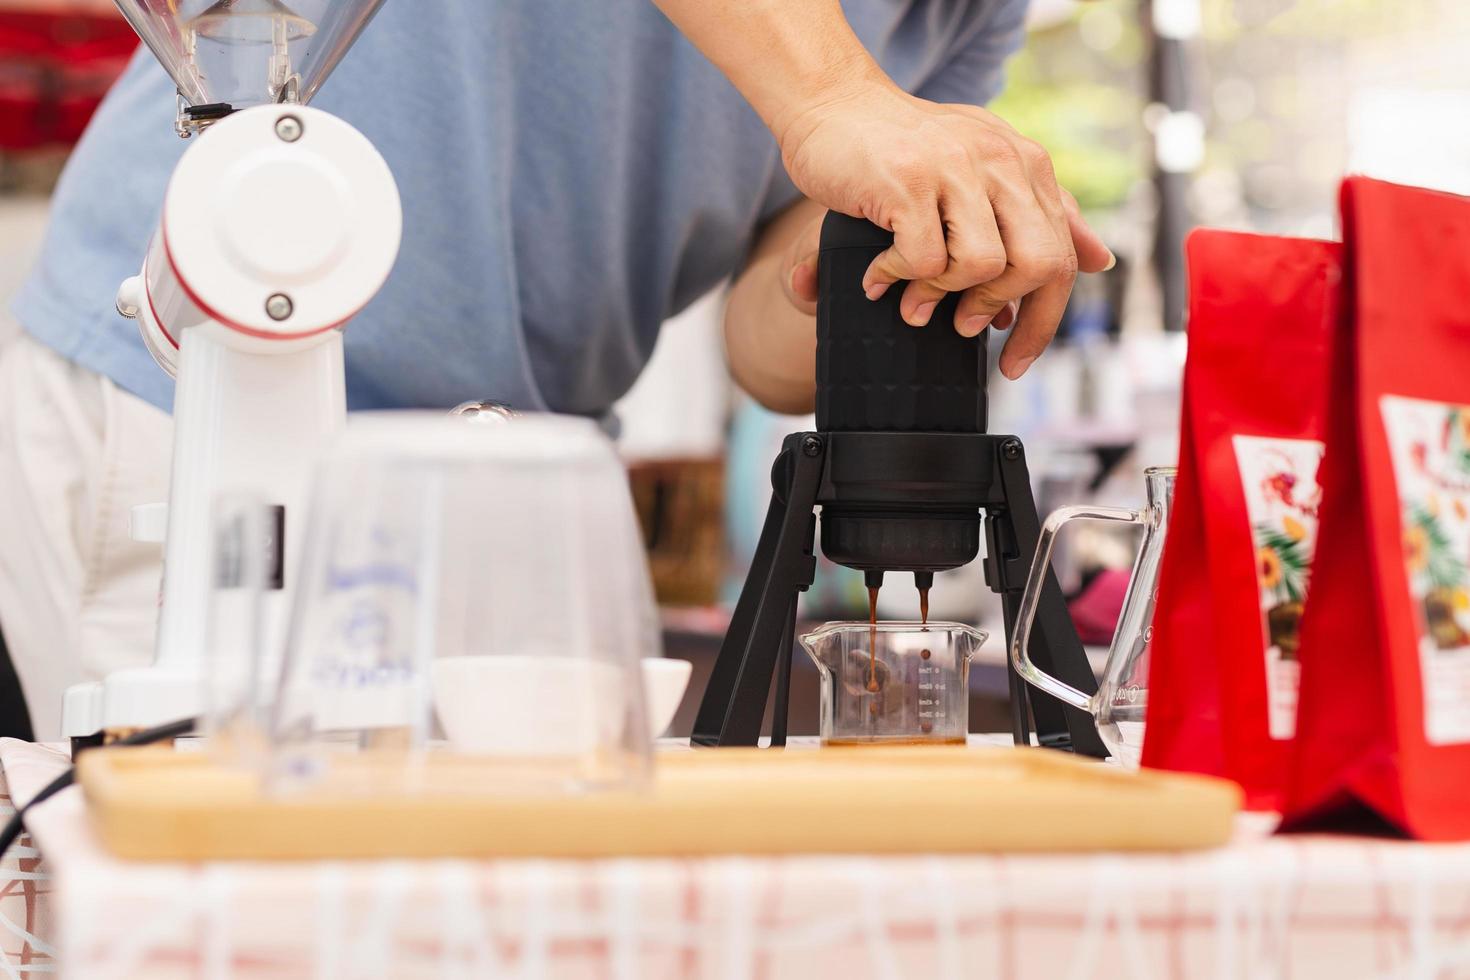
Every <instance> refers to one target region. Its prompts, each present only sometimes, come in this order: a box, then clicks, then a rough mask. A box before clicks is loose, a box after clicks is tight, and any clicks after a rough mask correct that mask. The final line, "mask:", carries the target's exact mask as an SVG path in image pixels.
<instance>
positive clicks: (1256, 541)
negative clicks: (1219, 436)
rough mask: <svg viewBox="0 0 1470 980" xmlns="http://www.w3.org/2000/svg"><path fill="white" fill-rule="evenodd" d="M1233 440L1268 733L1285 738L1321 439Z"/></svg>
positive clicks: (1297, 668)
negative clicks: (1247, 532) (1247, 531)
mask: <svg viewBox="0 0 1470 980" xmlns="http://www.w3.org/2000/svg"><path fill="white" fill-rule="evenodd" d="M1234 443H1235V459H1236V462H1237V463H1238V464H1239V466H1240V482H1241V486H1242V489H1243V490H1244V491H1245V510H1246V518H1247V519H1248V520H1249V521H1250V527H1251V543H1252V545H1253V552H1252V556H1251V560H1252V561H1253V563H1254V565H1255V578H1256V584H1257V587H1258V591H1259V598H1260V608H1261V643H1262V647H1263V649H1264V650H1265V667H1266V700H1267V720H1268V725H1269V729H1270V733H1271V737H1272V738H1274V739H1289V738H1291V737H1292V736H1293V735H1295V734H1296V703H1297V690H1298V688H1299V686H1300V684H1301V664H1300V663H1299V662H1298V660H1297V650H1298V649H1299V648H1300V646H1301V621H1302V610H1303V608H1304V606H1305V603H1306V599H1307V584H1308V581H1309V580H1310V578H1311V574H1312V556H1313V555H1314V554H1315V553H1316V550H1317V510H1318V508H1319V507H1320V506H1321V503H1322V490H1321V488H1320V487H1319V486H1318V485H1317V469H1318V467H1320V466H1321V464H1322V452H1323V446H1322V443H1320V442H1318V441H1316V440H1314V439H1274V438H1262V437H1258V436H1236V437H1235V439H1234Z"/></svg>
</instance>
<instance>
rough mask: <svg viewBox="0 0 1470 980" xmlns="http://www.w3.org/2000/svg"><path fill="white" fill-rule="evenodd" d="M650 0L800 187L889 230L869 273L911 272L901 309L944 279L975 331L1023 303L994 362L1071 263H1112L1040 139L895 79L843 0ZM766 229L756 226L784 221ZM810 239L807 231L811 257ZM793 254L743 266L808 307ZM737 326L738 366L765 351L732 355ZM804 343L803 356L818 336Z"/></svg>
mask: <svg viewBox="0 0 1470 980" xmlns="http://www.w3.org/2000/svg"><path fill="white" fill-rule="evenodd" d="M655 2H656V3H657V4H658V6H659V8H660V9H661V10H663V12H664V13H665V14H666V15H668V17H669V19H670V20H672V21H673V22H674V23H675V24H677V25H678V26H679V29H680V30H682V31H683V32H684V34H685V35H686V36H687V37H688V38H689V39H690V40H691V41H693V42H694V44H695V45H696V46H698V48H699V49H700V50H701V51H703V52H704V53H705V55H706V56H708V57H709V59H710V60H711V61H713V62H714V63H715V64H716V65H718V66H719V68H720V70H721V71H723V72H724V73H725V75H726V76H727V77H728V78H729V79H730V81H731V82H732V83H733V84H734V85H735V87H736V88H737V89H739V90H740V93H741V94H742V95H744V96H745V98H746V99H748V100H749V101H750V104H751V105H752V106H753V107H754V108H755V110H756V112H758V113H760V116H761V119H763V120H764V121H765V123H766V125H767V126H768V127H769V128H770V130H771V132H772V133H774V134H775V136H776V140H777V142H778V143H779V144H780V147H781V156H782V159H783V161H784V162H785V164H786V169H787V171H788V172H789V173H790V174H791V176H792V179H793V180H794V181H795V182H796V186H797V187H798V188H800V189H801V191H802V192H803V193H804V194H805V195H806V196H807V197H808V198H810V199H811V200H812V201H814V202H816V204H818V205H821V206H824V207H827V208H831V209H833V210H836V211H842V212H844V213H846V214H851V215H856V216H859V217H863V218H867V219H868V220H869V221H872V222H874V223H875V224H879V225H882V226H883V227H884V228H888V229H889V230H891V231H892V232H893V233H894V245H893V248H892V249H890V250H889V251H888V252H886V253H885V254H884V255H882V256H880V257H879V258H878V260H877V261H875V262H874V263H873V267H872V268H871V269H869V270H868V274H867V276H866V278H865V279H864V283H863V285H864V288H865V289H866V290H868V293H869V295H870V296H872V297H877V296H881V295H882V294H883V292H884V291H885V290H887V289H888V288H889V287H890V286H892V285H893V283H895V282H898V281H900V280H909V284H908V285H907V286H906V287H905V288H904V295H903V298H902V301H901V304H900V305H901V307H902V309H903V313H904V319H906V320H907V321H908V322H909V323H911V324H914V325H915V326H920V325H923V324H927V323H928V321H929V318H930V316H932V315H933V312H934V307H935V305H936V304H937V303H938V301H939V300H940V299H941V298H942V297H943V296H944V295H945V294H946V293H950V292H962V293H964V296H963V298H962V299H961V300H960V304H959V313H958V316H957V317H956V320H955V324H954V328H955V329H957V330H959V331H960V332H961V333H963V334H966V335H970V336H973V335H975V334H978V333H979V332H980V331H981V330H982V329H984V327H985V325H986V324H987V323H989V324H991V325H994V326H997V327H1004V326H1005V325H1006V323H1007V322H1008V321H1009V320H1010V319H1014V318H1016V317H1017V316H1018V314H1016V312H1015V307H1016V305H1017V304H1020V313H1019V323H1018V324H1017V325H1016V328H1015V330H1014V331H1013V332H1012V335H1011V337H1010V339H1009V340H1008V341H1007V343H1006V346H1005V349H1004V350H1003V351H1002V352H1001V359H1000V368H1001V371H1003V372H1004V373H1005V375H1006V376H1007V377H1009V378H1018V377H1020V376H1021V374H1022V373H1023V372H1025V370H1026V368H1027V367H1028V366H1029V365H1030V364H1031V362H1032V361H1034V360H1035V359H1036V357H1037V355H1039V354H1040V353H1041V352H1042V351H1043V350H1044V349H1045V348H1046V345H1047V344H1048V343H1049V342H1050V341H1051V338H1052V336H1053V335H1054V334H1055V333H1056V329H1057V324H1058V323H1059V322H1060V321H1061V317H1062V311H1063V310H1064V309H1065V308H1066V304H1067V297H1068V296H1069V295H1070V293H1071V289H1072V282H1073V280H1075V279H1076V276H1077V273H1078V272H1079V271H1081V272H1099V271H1102V270H1105V269H1107V268H1110V267H1111V266H1112V263H1113V257H1112V254H1111V253H1110V252H1109V251H1108V249H1107V246H1105V245H1104V244H1103V243H1102V240H1101V239H1099V238H1098V236H1097V235H1096V234H1095V233H1094V232H1093V231H1092V230H1091V229H1090V228H1088V227H1087V225H1086V224H1085V223H1084V222H1083V221H1082V218H1081V217H1080V215H1079V214H1078V211H1077V203H1076V202H1075V201H1074V200H1072V198H1071V197H1070V195H1068V194H1067V193H1066V192H1065V191H1063V190H1062V189H1061V188H1060V187H1058V186H1057V182H1056V175H1055V173H1054V172H1053V170H1052V165H1051V158H1050V157H1049V156H1048V155H1047V154H1046V151H1045V150H1043V149H1042V148H1041V147H1040V146H1038V145H1037V144H1036V143H1033V142H1032V141H1030V140H1028V139H1026V138H1025V137H1023V136H1021V135H1020V134H1019V133H1017V132H1016V131H1015V130H1014V129H1012V128H1011V127H1010V126H1009V125H1007V124H1006V123H1005V122H1004V121H1003V120H1001V119H1000V118H999V117H997V116H995V115H993V114H991V113H989V112H986V111H985V110H984V109H979V108H975V107H974V106H963V105H937V104H935V103H932V102H926V101H924V100H923V99H918V98H915V97H913V96H911V95H908V94H907V93H905V92H904V91H903V90H902V89H900V88H899V87H898V86H897V85H895V84H894V83H893V81H892V80H891V79H889V78H888V76H887V75H885V74H884V73H883V70H882V68H881V67H880V66H879V65H878V64H877V63H876V62H875V61H874V60H873V59H872V57H871V56H870V55H869V54H868V52H867V51H866V50H865V49H864V48H863V45H862V42H860V41H859V40H858V38H857V36H856V35H855V34H853V32H852V28H851V26H850V25H849V24H848V23H847V19H846V18H845V17H844V16H843V13H842V6H841V4H840V2H839V0H655ZM788 217H792V216H788ZM775 231H776V232H777V233H778V234H772V230H771V229H767V233H766V235H765V236H764V237H767V238H772V239H774V238H776V237H779V235H780V234H789V233H791V232H792V227H789V226H788V227H781V228H777V229H775ZM804 237H805V236H804ZM815 253H816V247H815V245H813V246H812V248H811V255H812V258H811V266H812V267H813V268H814V267H815ZM763 254H764V253H763ZM802 261H805V259H804V257H802V258H798V259H795V260H792V262H791V266H790V274H789V275H786V274H784V273H785V271H786V270H784V269H783V270H775V269H774V267H775V265H776V260H775V259H774V258H773V257H771V256H770V255H769V254H766V255H765V258H764V259H763V260H762V261H761V262H759V263H756V264H759V265H761V269H760V274H759V275H755V276H752V275H750V273H751V272H752V271H754V269H753V267H752V268H749V269H747V272H746V274H744V275H742V277H741V279H742V280H743V281H745V282H748V283H753V282H756V281H768V279H769V277H770V275H771V274H773V272H774V274H777V275H779V276H780V278H781V283H782V287H783V288H784V289H785V290H786V291H787V293H786V295H787V298H790V299H794V300H796V301H797V302H798V308H802V307H803V305H809V304H810V303H811V301H813V300H815V298H816V287H815V277H814V275H813V276H811V277H810V290H809V291H808V286H807V285H805V283H806V282H807V277H808V271H809V270H807V269H805V268H802V269H798V268H797V264H798V263H799V262H802ZM798 280H800V281H798ZM751 289H752V290H753V289H754V287H751ZM735 298H737V299H741V300H742V307H743V309H744V312H745V313H747V314H754V313H755V312H757V311H758V310H759V311H760V312H762V313H767V314H774V311H773V310H766V309H764V308H763V302H764V301H761V302H757V301H755V300H754V299H753V298H752V297H749V296H746V295H743V292H742V291H741V290H740V289H739V288H738V287H737V291H736V297H735ZM777 299H778V301H780V302H782V303H783V305H784V301H783V300H780V297H779V296H778V297H777ZM1023 299H1024V300H1025V302H1024V303H1021V301H1022V300H1023ZM747 300H748V301H747ZM1008 311H1009V312H1008ZM736 319H737V320H739V321H741V322H742V323H744V322H746V320H747V319H748V320H749V324H750V325H752V329H751V331H750V335H752V336H755V335H758V336H760V337H763V338H768V339H774V338H776V337H781V336H785V335H784V334H779V333H774V332H773V331H769V330H767V329H765V328H764V327H761V326H759V324H762V323H764V322H765V321H762V320H761V319H760V318H759V316H753V315H752V316H749V317H747V316H740V317H737V318H736ZM728 322H729V321H728V318H727V325H728ZM768 335H769V336H768ZM745 336H746V334H741V333H739V332H738V331H737V332H734V333H731V334H730V337H731V342H732V344H733V345H734V346H732V347H731V352H732V368H734V367H736V365H737V363H739V362H740V360H747V359H748V360H749V362H750V363H751V364H752V365H754V364H757V363H760V362H761V361H762V359H761V358H759V357H757V356H756V354H755V352H754V350H753V349H752V352H751V353H750V356H749V358H745V357H744V354H743V353H742V354H741V356H740V358H736V357H735V354H736V352H737V351H741V352H743V351H744V349H745V347H746V346H747V345H748V341H746V340H744V339H742V338H743V337H745ZM802 344H803V347H802V351H803V353H802V357H803V363H805V360H806V358H807V357H808V356H809V350H810V349H811V347H812V345H811V343H810V341H809V340H806V339H803V340H802ZM767 359H769V358H767ZM772 363H775V362H774V360H772ZM738 370H739V369H738V368H737V376H738ZM793 370H794V369H793ZM780 373H781V374H783V375H784V374H789V373H791V372H790V371H784V370H783V371H782V372H780ZM743 383H746V384H747V387H748V388H751V386H752V385H754V386H755V387H756V388H760V389H761V390H769V391H770V392H772V396H771V397H772V399H773V400H774V399H775V397H776V394H775V393H777V392H778V391H780V390H783V389H782V388H781V385H782V384H785V385H786V386H787V387H788V388H790V383H791V379H790V378H785V379H784V380H783V381H777V380H776V379H774V378H767V377H765V376H764V375H762V374H761V371H760V370H757V369H756V368H751V374H750V380H749V381H745V382H743ZM751 390H755V389H751ZM790 390H791V391H793V392H794V391H795V389H794V388H791V389H790ZM790 400H791V403H792V404H795V403H796V402H797V400H798V399H797V398H796V397H795V396H794V395H793V396H792V397H791V399H790ZM783 403H784V402H783Z"/></svg>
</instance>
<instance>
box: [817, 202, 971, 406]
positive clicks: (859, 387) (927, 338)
mask: <svg viewBox="0 0 1470 980" xmlns="http://www.w3.org/2000/svg"><path fill="white" fill-rule="evenodd" d="M892 244H893V232H891V231H884V230H883V229H882V228H879V227H878V226H877V225H875V224H872V223H871V222H868V221H864V220H862V219H861V218H850V217H848V216H847V215H845V214H838V213H837V212H835V211H833V212H830V213H828V215H827V218H826V220H825V221H824V222H823V223H822V245H821V258H820V262H819V263H818V266H817V286H818V300H817V428H818V429H820V430H821V431H823V432H984V431H985V424H986V418H985V410H986V402H985V337H986V335H987V334H988V331H986V332H983V333H981V335H980V336H979V337H977V338H969V337H961V336H960V335H959V334H958V333H956V332H955V329H954V315H955V307H956V306H957V305H958V303H959V296H958V295H951V296H947V297H945V299H944V300H943V301H941V302H940V304H939V306H938V307H937V308H936V309H935V311H934V314H933V316H931V317H930V319H929V325H928V326H925V327H911V326H909V325H908V324H907V323H905V322H904V319H903V316H902V314H900V312H899V305H898V304H899V298H900V297H901V296H902V295H903V287H904V284H903V283H901V282H900V283H895V284H894V285H893V286H891V287H890V288H889V290H888V292H886V293H884V294H883V296H882V297H881V298H880V299H878V300H877V301H876V302H875V301H873V300H870V299H868V297H867V296H866V295H864V293H863V275H864V274H865V273H866V272H867V270H868V266H869V265H870V264H872V261H873V259H875V258H877V257H878V255H879V254H881V253H882V252H883V251H884V250H885V249H887V248H888V247H889V246H891V245H892Z"/></svg>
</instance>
